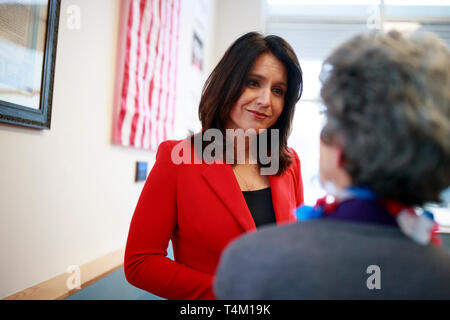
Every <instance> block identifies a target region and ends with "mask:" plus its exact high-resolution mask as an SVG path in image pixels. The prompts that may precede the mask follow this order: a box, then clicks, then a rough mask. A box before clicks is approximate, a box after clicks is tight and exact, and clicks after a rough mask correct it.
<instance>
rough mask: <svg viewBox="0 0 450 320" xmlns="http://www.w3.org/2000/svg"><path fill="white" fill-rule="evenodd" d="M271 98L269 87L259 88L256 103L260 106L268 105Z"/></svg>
mask: <svg viewBox="0 0 450 320" xmlns="http://www.w3.org/2000/svg"><path fill="white" fill-rule="evenodd" d="M270 98H271V91H270V88H261V90H259V92H258V101H257V104H258V105H261V106H264V107H265V106H269V105H270Z"/></svg>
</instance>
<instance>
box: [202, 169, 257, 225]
mask: <svg viewBox="0 0 450 320" xmlns="http://www.w3.org/2000/svg"><path fill="white" fill-rule="evenodd" d="M202 175H203V177H204V178H205V179H206V181H207V182H208V184H209V186H210V187H211V188H212V189H213V190H214V192H215V193H216V194H217V196H218V197H219V198H220V200H221V201H222V202H223V203H224V205H225V207H226V208H227V209H228V210H229V211H230V212H231V214H232V215H233V216H234V218H235V219H236V221H237V222H238V223H239V224H240V226H241V227H242V228H243V229H244V230H245V231H251V230H255V229H256V225H255V222H254V220H253V217H252V214H251V213H250V210H249V209H248V206H247V203H246V202H245V198H244V195H243V194H242V191H241V189H240V187H239V184H238V183H237V181H236V178H235V176H234V173H233V170H232V169H231V166H230V165H228V164H221V163H214V164H212V165H209V166H208V167H207V168H206V169H205V170H204V171H203V172H202Z"/></svg>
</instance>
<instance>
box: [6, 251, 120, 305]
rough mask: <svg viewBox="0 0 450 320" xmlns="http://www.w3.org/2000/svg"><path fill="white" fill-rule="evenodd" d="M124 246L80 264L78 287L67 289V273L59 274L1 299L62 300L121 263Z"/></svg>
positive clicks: (116, 267)
mask: <svg viewBox="0 0 450 320" xmlns="http://www.w3.org/2000/svg"><path fill="white" fill-rule="evenodd" d="M124 253H125V248H121V249H119V250H116V251H113V252H111V253H108V254H106V255H104V256H103V257H100V258H98V259H95V260H93V261H90V262H88V263H86V264H84V265H82V266H80V278H81V279H80V288H79V289H69V288H68V287H67V280H68V279H69V277H70V276H71V274H69V273H63V274H60V275H58V276H56V277H54V278H51V279H48V280H46V281H43V282H41V283H39V284H37V285H34V286H32V287H29V288H27V289H25V290H21V291H19V292H16V293H14V294H12V295H10V296H8V297H6V298H4V299H3V300H62V299H65V298H67V297H68V296H70V295H72V294H74V293H75V292H78V291H80V290H82V289H83V288H85V287H87V286H88V285H90V284H91V283H93V282H95V281H97V280H99V279H101V278H103V277H105V276H106V275H108V274H110V273H111V272H113V271H115V270H117V269H118V268H120V267H121V266H122V265H123V257H124Z"/></svg>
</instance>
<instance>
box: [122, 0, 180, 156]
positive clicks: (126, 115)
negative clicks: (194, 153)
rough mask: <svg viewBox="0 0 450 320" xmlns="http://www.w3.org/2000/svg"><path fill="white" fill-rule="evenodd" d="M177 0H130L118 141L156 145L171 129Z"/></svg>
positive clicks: (167, 135)
mask: <svg viewBox="0 0 450 320" xmlns="http://www.w3.org/2000/svg"><path fill="white" fill-rule="evenodd" d="M180 1H181V0H130V1H129V11H128V17H127V27H126V49H125V55H124V57H125V62H124V63H125V65H124V69H123V80H122V89H121V96H120V102H119V113H118V116H117V118H116V123H115V124H114V125H115V128H114V132H115V133H114V142H115V143H117V144H121V145H123V146H133V147H137V148H144V149H152V150H156V149H157V147H158V145H159V144H160V143H161V142H162V141H164V140H167V139H169V138H171V137H172V135H173V132H174V120H175V95H176V76H177V61H178V43H179V17H180Z"/></svg>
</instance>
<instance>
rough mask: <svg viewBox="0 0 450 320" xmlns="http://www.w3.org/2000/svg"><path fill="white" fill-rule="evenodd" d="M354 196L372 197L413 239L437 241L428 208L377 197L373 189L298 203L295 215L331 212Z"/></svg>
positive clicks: (318, 215)
mask: <svg viewBox="0 0 450 320" xmlns="http://www.w3.org/2000/svg"><path fill="white" fill-rule="evenodd" d="M355 198H356V199H361V200H369V201H376V202H378V203H379V204H381V205H383V206H384V207H385V209H386V211H387V212H389V214H390V215H391V216H392V217H394V218H395V221H396V222H397V225H398V227H399V228H400V230H401V231H402V232H403V233H404V234H405V235H406V236H407V237H408V238H410V239H412V240H413V241H414V242H416V243H418V244H420V245H427V244H428V243H434V244H437V245H440V244H441V239H440V238H439V237H438V236H437V233H436V231H437V230H438V224H437V223H436V222H435V221H434V217H433V214H432V213H431V212H430V211H428V210H425V209H421V208H413V207H410V206H405V205H404V204H402V203H400V202H397V201H393V200H388V199H381V198H378V197H377V196H376V194H375V193H373V192H372V191H371V190H369V189H367V188H361V187H350V188H346V189H344V190H342V192H340V194H339V195H337V196H330V195H328V196H325V197H323V198H320V199H318V200H317V202H316V205H315V206H313V207H311V206H301V207H299V208H297V210H296V214H297V218H298V220H300V221H304V220H309V219H318V218H322V217H325V216H332V215H333V213H334V212H335V211H336V209H337V208H338V206H339V205H340V204H341V203H342V202H343V201H346V200H350V199H355Z"/></svg>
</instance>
